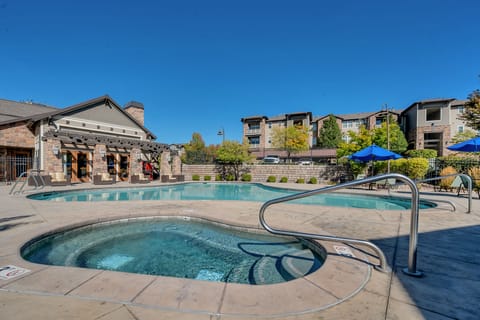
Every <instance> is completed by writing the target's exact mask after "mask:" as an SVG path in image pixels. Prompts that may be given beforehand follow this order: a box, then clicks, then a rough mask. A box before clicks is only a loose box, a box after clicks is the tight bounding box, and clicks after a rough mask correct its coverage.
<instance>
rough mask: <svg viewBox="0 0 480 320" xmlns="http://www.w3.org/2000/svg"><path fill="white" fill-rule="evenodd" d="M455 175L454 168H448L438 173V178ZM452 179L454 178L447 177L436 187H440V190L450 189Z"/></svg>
mask: <svg viewBox="0 0 480 320" xmlns="http://www.w3.org/2000/svg"><path fill="white" fill-rule="evenodd" d="M455 173H457V170H455V168H454V167H450V166H448V167H445V168H443V169H442V171H440V176H447V175H449V174H455ZM454 179H455V177H447V178H444V179H441V180H440V183H439V184H438V185H439V186H440V188H441V189H442V188H443V189H451V185H452V182H453V180H454Z"/></svg>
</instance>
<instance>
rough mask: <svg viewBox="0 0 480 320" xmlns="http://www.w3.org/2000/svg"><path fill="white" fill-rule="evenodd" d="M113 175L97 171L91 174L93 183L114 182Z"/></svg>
mask: <svg viewBox="0 0 480 320" xmlns="http://www.w3.org/2000/svg"><path fill="white" fill-rule="evenodd" d="M114 183H115V175H110V173H108V172H104V173H99V174H96V175H94V176H93V184H114Z"/></svg>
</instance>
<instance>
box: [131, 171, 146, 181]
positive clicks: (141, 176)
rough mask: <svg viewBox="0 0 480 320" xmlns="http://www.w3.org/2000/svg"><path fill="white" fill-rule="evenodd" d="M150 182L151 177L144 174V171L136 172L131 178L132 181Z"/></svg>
mask: <svg viewBox="0 0 480 320" xmlns="http://www.w3.org/2000/svg"><path fill="white" fill-rule="evenodd" d="M149 182H150V177H149V176H146V175H144V174H143V173H138V174H134V175H132V177H131V179H130V183H149Z"/></svg>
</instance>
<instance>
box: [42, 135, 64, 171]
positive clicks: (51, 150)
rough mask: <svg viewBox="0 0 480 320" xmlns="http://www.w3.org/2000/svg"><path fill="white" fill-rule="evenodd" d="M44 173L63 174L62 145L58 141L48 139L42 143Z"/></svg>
mask: <svg viewBox="0 0 480 320" xmlns="http://www.w3.org/2000/svg"><path fill="white" fill-rule="evenodd" d="M43 150H44V152H43V156H44V163H45V173H46V174H49V173H53V172H63V167H62V144H61V143H60V141H58V140H52V139H48V140H47V141H46V142H45V143H44V149H43Z"/></svg>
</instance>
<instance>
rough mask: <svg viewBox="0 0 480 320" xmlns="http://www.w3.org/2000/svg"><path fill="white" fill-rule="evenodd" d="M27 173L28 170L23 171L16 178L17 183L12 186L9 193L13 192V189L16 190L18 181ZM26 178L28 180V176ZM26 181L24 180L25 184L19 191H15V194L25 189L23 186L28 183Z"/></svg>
mask: <svg viewBox="0 0 480 320" xmlns="http://www.w3.org/2000/svg"><path fill="white" fill-rule="evenodd" d="M26 174H27V171H25V172H22V173H21V174H20V175H19V176H18V177H17V180H15V183H14V184H13V186H12V188H10V192H9V193H8V194H12V192H13V190H15V188H16V187H17V184H18V182H19V181H20V178H23V177H25V175H26ZM26 180H28V178H27V179H26ZM26 180H25V181H26ZM25 181H23V185H22V186H21V187H20V190H19V191H15V193H14V194H17V193H19V192H20V191H21V190H22V189H23V187H24V186H25V183H26V182H25Z"/></svg>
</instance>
